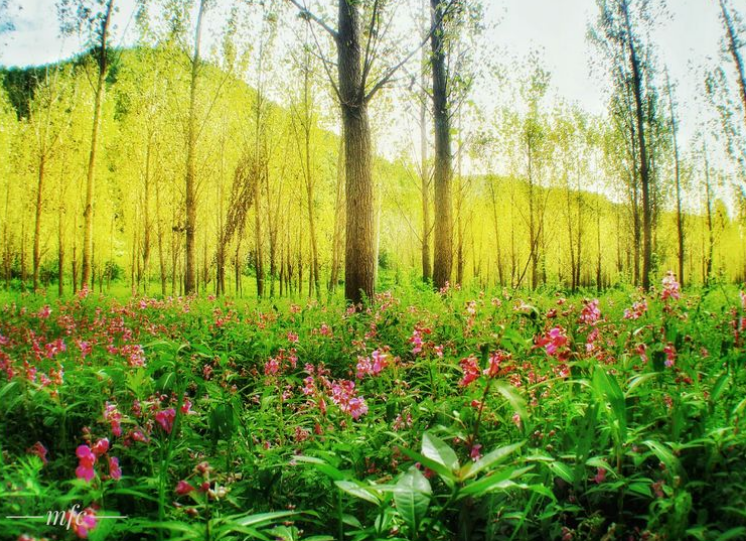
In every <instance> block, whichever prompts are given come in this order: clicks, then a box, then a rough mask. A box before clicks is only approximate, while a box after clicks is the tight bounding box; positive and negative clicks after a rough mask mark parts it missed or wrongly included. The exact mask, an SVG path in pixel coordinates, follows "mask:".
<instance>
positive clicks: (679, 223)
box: [666, 71, 684, 287]
mask: <svg viewBox="0 0 746 541" xmlns="http://www.w3.org/2000/svg"><path fill="white" fill-rule="evenodd" d="M666 88H667V91H668V104H669V107H670V112H671V140H672V142H673V159H674V177H675V179H676V233H677V238H678V248H679V249H678V259H679V283H680V284H681V287H684V214H683V212H682V210H681V169H680V166H679V145H678V137H677V132H678V129H679V125H678V122H677V120H676V110H675V106H674V101H673V89H672V88H671V80H670V78H669V76H668V71H666Z"/></svg>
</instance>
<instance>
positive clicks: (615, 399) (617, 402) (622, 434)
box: [592, 368, 627, 443]
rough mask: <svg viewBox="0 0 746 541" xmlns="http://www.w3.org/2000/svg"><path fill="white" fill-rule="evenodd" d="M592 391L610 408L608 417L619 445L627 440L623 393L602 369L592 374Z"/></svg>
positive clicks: (625, 408)
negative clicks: (612, 423)
mask: <svg viewBox="0 0 746 541" xmlns="http://www.w3.org/2000/svg"><path fill="white" fill-rule="evenodd" d="M592 385H593V390H594V391H595V392H596V394H597V396H598V397H599V398H600V399H602V400H603V401H604V402H607V403H608V404H609V406H610V407H611V413H610V417H611V419H612V420H613V421H615V423H616V426H617V429H618V432H619V443H622V442H624V441H625V440H626V438H627V405H626V403H625V399H624V393H622V389H621V388H620V387H619V384H618V383H617V381H616V379H615V378H614V376H611V375H609V374H607V373H606V371H604V370H603V369H602V368H596V370H595V371H594V372H593V384H592Z"/></svg>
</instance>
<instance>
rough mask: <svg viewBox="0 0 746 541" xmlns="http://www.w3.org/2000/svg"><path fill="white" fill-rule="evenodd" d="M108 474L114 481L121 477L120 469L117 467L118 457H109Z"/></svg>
mask: <svg viewBox="0 0 746 541" xmlns="http://www.w3.org/2000/svg"><path fill="white" fill-rule="evenodd" d="M109 475H110V476H111V478H112V479H114V480H115V481H119V480H120V479H121V478H122V469H121V468H120V467H119V459H118V458H117V457H115V456H110V457H109Z"/></svg>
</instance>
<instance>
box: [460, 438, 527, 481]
mask: <svg viewBox="0 0 746 541" xmlns="http://www.w3.org/2000/svg"><path fill="white" fill-rule="evenodd" d="M524 443H525V442H520V443H514V444H511V445H506V446H505V447H500V448H499V449H495V450H494V451H492V452H490V453H487V454H486V455H484V456H483V457H482V458H480V459H479V460H477V461H476V462H472V463H469V464H467V465H465V466H464V467H463V468H461V470H460V471H459V478H460V479H461V480H466V479H469V478H471V477H475V476H476V475H477V474H478V473H481V472H482V471H484V470H486V469H487V468H490V467H491V466H496V465H497V464H500V463H501V462H503V461H504V460H505V459H506V458H508V457H509V456H510V455H511V454H513V453H514V452H515V451H517V450H518V449H520V448H521V447H523V444H524Z"/></svg>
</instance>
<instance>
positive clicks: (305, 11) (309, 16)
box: [289, 0, 339, 41]
mask: <svg viewBox="0 0 746 541" xmlns="http://www.w3.org/2000/svg"><path fill="white" fill-rule="evenodd" d="M289 2H290V3H291V4H293V5H294V6H295V7H297V8H298V10H299V11H300V16H301V17H303V18H304V19H306V20H307V21H308V20H311V21H313V22H315V23H316V24H318V25H319V26H320V27H321V28H323V29H324V30H326V31H327V32H328V33H329V35H330V36H331V37H333V38H334V40H335V41H337V40H338V39H339V33H338V32H337V31H336V30H334V29H333V28H332V27H331V26H329V25H328V24H326V23H325V22H324V20H323V19H322V18H321V17H318V16H317V15H314V14H313V13H311V11H309V9H308V8H307V7H306V6H305V2H304V3H303V4H301V3H300V2H298V0H289Z"/></svg>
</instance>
